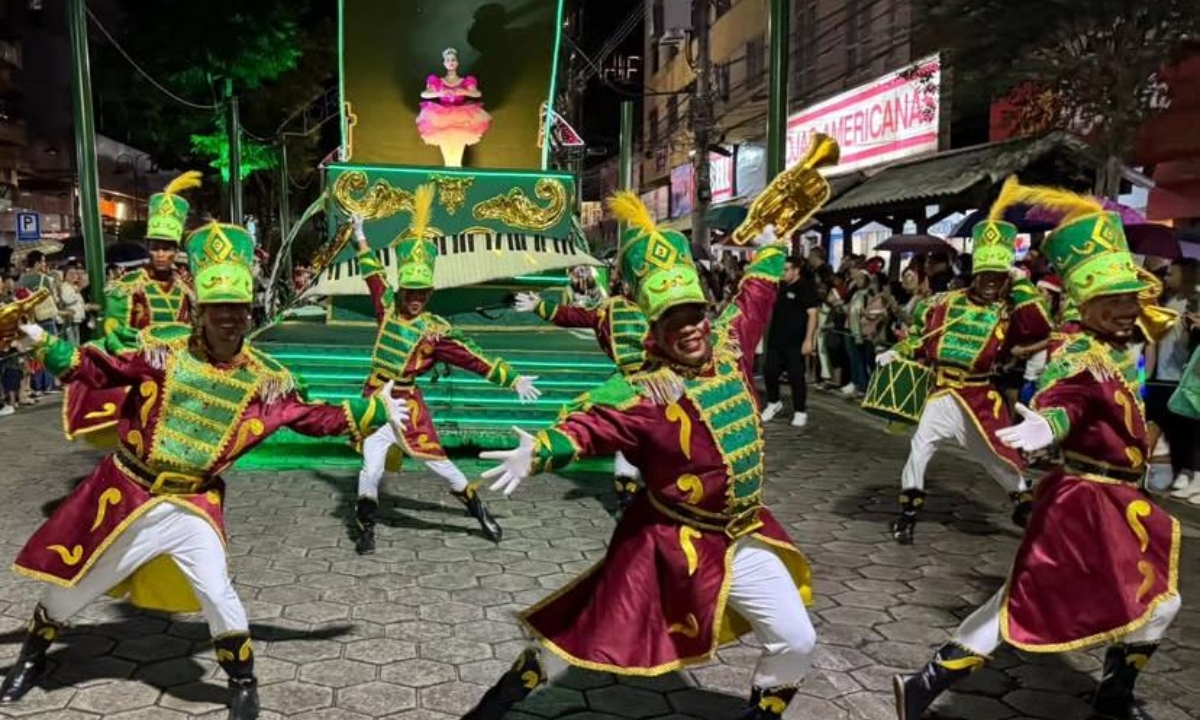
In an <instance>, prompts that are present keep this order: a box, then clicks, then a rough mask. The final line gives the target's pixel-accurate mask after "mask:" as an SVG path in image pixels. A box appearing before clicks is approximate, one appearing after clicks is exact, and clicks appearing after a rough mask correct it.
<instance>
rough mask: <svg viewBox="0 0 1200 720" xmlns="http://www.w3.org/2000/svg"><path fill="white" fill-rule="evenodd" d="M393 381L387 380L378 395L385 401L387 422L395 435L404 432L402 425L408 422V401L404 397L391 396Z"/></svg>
mask: <svg viewBox="0 0 1200 720" xmlns="http://www.w3.org/2000/svg"><path fill="white" fill-rule="evenodd" d="M393 385H395V383H394V382H393V381H391V380H388V381H387V383H386V384H385V385H384V386H383V388H382V389H381V390H380V391H379V393H378V394H379V396H380V397H381V398H383V401H384V402H385V403H387V412H388V424H390V425H391V426H392V430H393V431H394V432H395V433H396V435H397V436H400V435H403V434H404V426H405V425H407V424H408V403H407V402H405V398H396V397H392V386H393Z"/></svg>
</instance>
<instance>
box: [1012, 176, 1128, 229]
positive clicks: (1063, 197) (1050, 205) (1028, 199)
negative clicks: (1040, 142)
mask: <svg viewBox="0 0 1200 720" xmlns="http://www.w3.org/2000/svg"><path fill="white" fill-rule="evenodd" d="M1007 185H1008V183H1005V186H1006V187H1007ZM1000 192H1001V194H1002V195H1003V194H1004V190H1001V191H1000ZM1012 201H1013V202H1019V203H1022V204H1025V205H1035V206H1037V207H1039V208H1043V209H1045V210H1047V211H1049V212H1052V213H1058V214H1061V215H1062V217H1061V219H1060V220H1059V221H1058V224H1059V226H1060V227H1061V226H1063V225H1066V224H1068V223H1070V222H1072V221H1074V220H1078V219H1079V218H1081V217H1086V216H1088V215H1096V214H1098V213H1102V212H1104V206H1103V205H1101V204H1100V201H1099V200H1097V199H1096V198H1094V197H1091V196H1088V195H1081V194H1079V193H1076V192H1071V191H1070V190H1062V189H1060V188H1053V187H1045V186H1041V185H1017V186H1016V187H1015V188H1013V200H1012Z"/></svg>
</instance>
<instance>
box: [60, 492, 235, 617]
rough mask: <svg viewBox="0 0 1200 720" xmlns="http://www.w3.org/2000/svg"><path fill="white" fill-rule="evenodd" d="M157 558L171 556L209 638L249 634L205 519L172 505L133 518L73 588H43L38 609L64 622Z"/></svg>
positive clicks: (218, 540) (217, 539)
mask: <svg viewBox="0 0 1200 720" xmlns="http://www.w3.org/2000/svg"><path fill="white" fill-rule="evenodd" d="M160 555H169V556H171V559H173V560H174V561H175V564H176V565H177V566H179V569H180V571H181V572H182V573H183V575H184V577H186V578H187V580H188V583H189V584H191V586H192V590H193V591H194V592H195V593H196V599H197V600H199V601H200V607H201V609H202V610H203V611H204V617H205V619H206V620H208V627H209V630H210V631H211V633H212V635H213V637H217V636H220V635H228V634H230V633H239V632H241V633H244V632H248V631H249V629H250V624H249V622H248V621H247V620H246V610H245V608H243V607H242V601H241V600H239V599H238V596H237V592H235V591H234V589H233V583H231V582H230V580H229V572H228V568H227V560H226V556H225V546H224V545H223V544H222V543H221V538H220V536H219V535H217V531H216V530H214V529H213V527H212V525H209V524H208V521H207V520H205V519H204V518H202V517H200V516H199V515H196V514H195V513H193V512H190V511H188V510H184V509H182V508H180V507H178V506H175V505H172V504H171V503H162V504H161V505H158V506H157V507H155V508H153V509H151V510H150V511H149V512H147V513H146V514H145V515H143V516H141V517H140V518H138V519H137V520H134V521H133V523H132V524H131V525H130V526H129V527H128V528H126V529H125V532H123V533H121V535H120V536H119V537H118V538H117V539H116V541H115V542H113V544H112V545H110V546H109V548H108V549H107V550H105V551H104V554H103V555H101V556H100V559H99V560H97V561H96V564H95V565H93V566H92V568H91V570H89V571H88V572H87V574H86V575H84V576H83V579H81V580H80V581H79V582H78V583H77V584H76V585H75V587H72V588H63V587H57V586H54V587H51V588H50V589H49V590H47V591H46V594H45V596H43V598H42V607H44V608H46V614H47V615H48V616H50V619H51V620H54V621H55V622H60V623H65V622H67V621H68V620H70V619H71V618H72V617H74V616H75V614H76V613H78V612H79V611H80V610H82V609H83V608H84V607H85V606H87V604H88V603H90V602H91V601H93V600H95V599H96V598H97V597H99V596H101V595H103V594H104V593H106V592H108V591H109V590H111V589H112V588H114V587H116V586H117V585H119V584H120V583H121V581H123V580H124V579H125V578H127V577H129V576H130V575H131V574H132V573H133V571H134V570H137V569H138V568H139V567H141V566H143V565H145V564H146V563H148V562H150V561H151V560H153V559H154V558H156V557H158V556H160Z"/></svg>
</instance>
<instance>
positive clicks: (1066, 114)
mask: <svg viewBox="0 0 1200 720" xmlns="http://www.w3.org/2000/svg"><path fill="white" fill-rule="evenodd" d="M926 2H927V13H926V23H925V30H926V32H927V33H928V39H929V41H930V42H934V43H936V44H937V45H938V46H940V47H943V48H946V49H948V50H949V51H950V55H951V58H950V64H951V65H952V67H953V68H954V72H955V80H954V82H955V89H956V93H960V92H961V91H963V90H965V91H966V92H967V94H968V95H970V94H972V93H974V97H973V98H969V99H970V100H975V101H990V100H991V99H994V98H997V97H1000V96H1005V95H1010V93H1011V95H1010V98H1009V99H1010V100H1011V101H1012V104H1013V112H1014V115H1013V117H1011V118H1010V119H1009V120H1010V121H1011V122H1012V123H1013V125H1014V126H1015V127H1017V128H1019V129H1024V130H1031V129H1046V128H1051V127H1066V128H1071V129H1074V130H1077V131H1079V132H1081V133H1082V134H1085V135H1087V136H1089V137H1090V138H1092V140H1093V142H1094V143H1095V144H1096V146H1097V147H1098V148H1099V149H1100V150H1101V151H1102V152H1103V153H1104V154H1105V155H1106V156H1108V157H1110V158H1122V157H1125V156H1126V155H1127V154H1128V152H1129V151H1130V150H1131V149H1132V146H1133V143H1134V140H1135V138H1136V135H1137V130H1138V128H1139V127H1140V126H1141V125H1142V123H1143V122H1144V121H1145V120H1146V119H1147V118H1148V117H1149V116H1151V115H1152V114H1153V113H1155V112H1157V111H1158V110H1160V109H1161V107H1162V106H1163V104H1164V97H1163V95H1162V92H1163V88H1162V87H1161V84H1160V83H1159V81H1158V79H1157V75H1156V74H1157V73H1158V71H1160V70H1161V69H1162V68H1163V66H1164V65H1166V64H1169V63H1170V62H1172V61H1173V60H1175V59H1177V57H1178V55H1179V53H1180V52H1181V51H1182V50H1183V49H1184V48H1185V47H1186V45H1187V44H1188V43H1189V42H1190V41H1193V40H1194V39H1195V38H1196V37H1197V36H1198V33H1200V2H1196V0H1088V1H1087V2H1082V1H1081V0H926ZM1099 185H1100V187H1099V189H1100V190H1101V191H1102V192H1104V193H1105V194H1112V193H1113V192H1114V191H1115V189H1116V186H1115V178H1114V177H1113V173H1112V172H1109V173H1108V174H1107V176H1106V177H1105V178H1104V180H1103V181H1102V182H1101V183H1099Z"/></svg>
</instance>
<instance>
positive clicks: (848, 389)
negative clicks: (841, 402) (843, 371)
mask: <svg viewBox="0 0 1200 720" xmlns="http://www.w3.org/2000/svg"><path fill="white" fill-rule="evenodd" d="M856 392H858V389H857V388H856V387H854V383H846V384H845V385H843V386H842V389H841V393H842V394H843V395H853V394H854V393H856Z"/></svg>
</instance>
